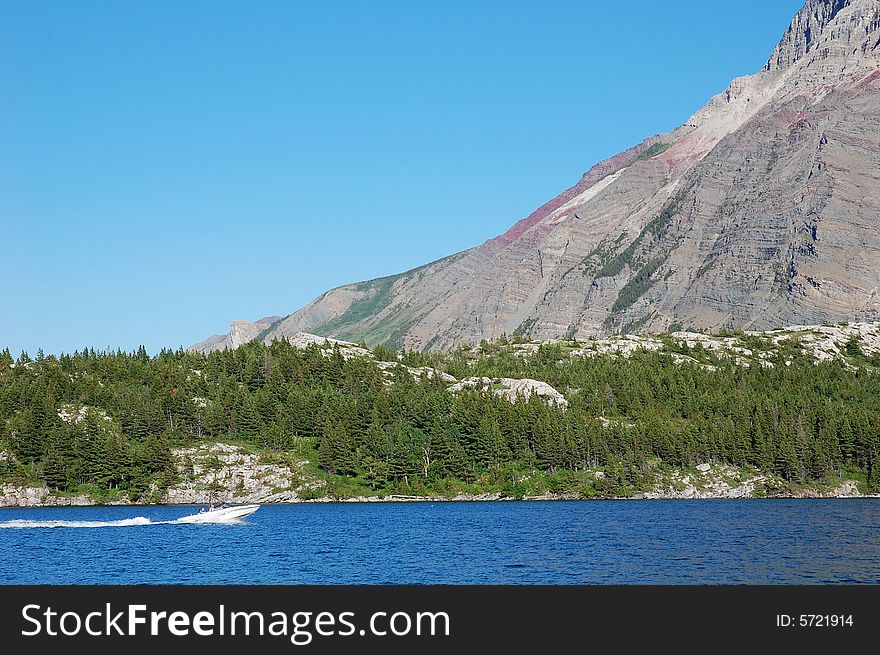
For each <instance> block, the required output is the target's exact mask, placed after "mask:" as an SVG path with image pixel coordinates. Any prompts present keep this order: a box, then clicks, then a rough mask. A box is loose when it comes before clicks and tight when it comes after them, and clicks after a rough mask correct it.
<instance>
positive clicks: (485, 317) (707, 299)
mask: <svg viewBox="0 0 880 655" xmlns="http://www.w3.org/2000/svg"><path fill="white" fill-rule="evenodd" d="M878 55H880V0H808V1H807V2H806V4H805V5H804V7H803V8H802V9H801V10H800V11H799V12H798V13H797V14H796V15H795V17H794V18H793V19H792V21H791V24H790V25H789V27H788V29H787V30H786V31H785V33H784V34H783V36H782V38H781V39H780V41H779V43H778V44H777V46H776V47H775V49H774V50H773V53H772V54H771V56H770V57H769V59H768V61H767V64H766V65H765V66H764V68H763V69H762V70H760V71H758V72H757V73H755V74H753V75H750V76H745V77H739V78H735V79H734V80H733V81H732V82H731V84H730V86H729V87H728V88H727V89H725V90H724V91H722V92H721V93H719V94H717V95H715V96H713V97H712V98H711V99H710V100H709V102H708V103H707V104H706V106H704V107H703V108H702V109H700V110H698V111H697V112H695V113H694V115H693V116H692V117H691V118H690V119H688V120H687V121H686V122H685V123H684V124H683V125H681V126H680V127H678V128H676V129H674V130H671V131H669V132H665V133H662V134H658V135H654V136H651V137H649V138H647V139H645V140H644V141H642V142H641V143H639V144H638V145H636V146H634V147H632V148H629V149H627V150H625V151H623V152H621V153H619V154H617V155H614V156H613V157H610V158H608V159H606V160H604V161H602V162H599V163H597V164H596V165H594V166H593V167H591V168H590V169H589V170H588V171H587V172H586V173H585V174H584V175H583V176H582V177H581V178H580V180H579V181H578V182H577V183H576V184H575V185H573V186H572V187H570V188H569V189H567V190H565V191H563V192H562V193H561V194H559V195H558V196H556V197H555V198H553V199H551V200H550V201H548V202H547V203H544V204H543V205H542V206H541V207H539V208H538V209H536V210H535V211H533V212H532V213H530V214H529V215H528V216H526V217H525V218H523V219H521V220H519V221H517V222H516V223H515V224H514V225H513V226H511V228H509V229H508V230H507V231H505V232H504V233H503V234H501V235H499V236H497V237H495V238H493V239H489V240H487V241H486V242H484V243H483V244H481V245H479V246H476V247H474V248H471V249H469V250H465V251H463V252H460V253H456V254H453V255H450V256H448V257H444V258H441V259H439V260H436V261H435V262H431V263H429V264H426V265H424V266H421V267H418V268H416V269H412V270H411V271H407V272H404V273H399V274H396V275H391V276H385V277H382V278H377V279H375V280H368V281H364V282H359V283H355V284H349V285H343V286H341V287H337V288H335V289H331V290H329V291H327V292H325V293H324V294H321V295H320V296H319V297H318V298H316V299H315V300H314V301H313V302H311V303H309V304H308V305H306V306H305V307H303V308H302V309H300V310H298V311H296V312H294V313H293V314H290V315H288V316H286V317H284V318H280V319H278V320H274V321H272V322H271V323H269V324H266V323H265V321H263V322H262V323H260V322H257V323H249V322H246V321H236V322H234V323H233V326H232V329H231V330H230V332H229V334H227V335H216V336H215V337H211V338H210V339H208V340H206V341H204V342H201V343H200V344H196V345H195V346H193V347H192V348H193V349H195V350H200V351H202V352H210V350H213V349H217V348H228V347H237V345H240V343H241V342H242V339H245V338H246V337H248V336H250V338H259V339H260V340H261V341H265V342H269V341H272V340H274V339H280V338H288V337H290V336H292V335H294V334H296V333H299V332H312V333H315V334H318V335H321V336H331V337H336V338H341V339H347V340H349V341H359V342H360V341H363V342H365V343H367V344H368V345H375V344H386V345H388V346H390V347H393V348H407V349H411V350H429V349H448V348H451V347H454V346H457V345H461V344H475V343H477V342H479V341H480V340H482V339H494V338H497V337H499V336H500V335H502V334H508V335H509V334H521V335H524V336H527V337H529V338H533V339H539V340H540V339H553V338H561V337H565V336H570V337H577V338H585V337H590V336H594V337H595V336H605V335H608V334H613V333H627V332H661V331H665V330H667V329H670V328H674V327H676V326H683V327H688V328H693V329H709V330H712V329H720V328H750V329H763V328H773V327H781V326H784V325H791V324H807V323H822V322H825V321H831V322H837V321H840V320H876V319H877V318H880V299H878V298H877V290H878V288H880V247H878V245H876V244H880V221H878V219H877V216H878V215H880V197H878V192H877V188H878V187H880V185H878V184H877V183H878V181H880V177H878V176H877V175H876V173H875V171H877V170H880V129H878V127H877V125H878V124H880V121H878V120H877V119H878V117H880V79H878V78H880V74H878ZM275 318H277V317H275Z"/></svg>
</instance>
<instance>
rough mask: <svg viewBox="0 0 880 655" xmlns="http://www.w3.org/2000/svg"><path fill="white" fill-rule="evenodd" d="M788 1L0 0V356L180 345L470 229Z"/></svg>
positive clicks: (695, 80) (659, 118)
mask: <svg viewBox="0 0 880 655" xmlns="http://www.w3.org/2000/svg"><path fill="white" fill-rule="evenodd" d="M801 4H802V2H801V0H774V2H772V3H768V2H766V0H739V1H738V2H735V3H715V2H705V0H678V1H675V0H671V1H670V2H663V3H658V2H656V0H629V1H628V2H620V3H608V2H586V1H580V2H575V1H572V2H556V1H553V0H550V1H547V0H544V1H542V2H540V3H539V2H534V1H533V2H511V1H506V2H464V1H461V2H459V1H451V0H442V1H426V2H403V1H401V2H387V1H384V0H373V1H371V2H341V1H340V2H330V1H328V2H305V1H302V2H295V1H292V0H291V1H284V2H272V1H266V0H263V1H261V2H259V3H242V2H222V1H217V0H214V1H211V2H205V1H193V2H186V3H179V2H170V1H166V2H133V1H125V0H122V1H119V0H115V1H113V2H96V1H94V2H76V3H72V2H60V1H58V2H50V1H41V2H31V1H30V0H26V1H22V2H18V1H15V2H11V1H9V0H0V82H2V83H0V148H2V155H0V243H2V250H0V308H2V309H0V348H2V347H4V346H5V347H9V348H10V350H11V351H12V352H13V353H14V354H17V353H19V352H20V351H21V350H23V349H24V350H27V351H28V352H29V353H31V354H32V355H33V354H34V353H35V352H36V350H37V348H40V347H42V348H43V349H44V351H46V352H47V353H49V352H55V353H57V352H60V351H72V350H74V349H77V348H81V347H83V346H86V345H88V346H92V347H95V348H97V349H101V348H107V347H111V348H117V347H119V348H123V349H126V350H130V349H133V348H136V347H137V346H138V345H139V344H144V345H146V346H147V348H148V350H150V352H155V351H156V350H158V349H159V348H161V347H163V346H169V347H177V346H180V345H183V346H187V345H189V344H191V343H193V342H195V341H198V340H200V339H202V338H205V337H207V336H209V335H210V334H213V333H216V332H225V331H226V329H227V327H228V322H229V321H230V320H231V319H235V318H242V319H256V318H259V317H261V316H264V315H267V314H287V313H290V312H292V311H294V310H296V309H298V308H299V307H301V306H302V305H304V304H305V303H307V302H308V301H310V300H311V299H313V298H314V297H315V296H317V295H318V294H320V293H321V292H323V291H325V290H327V289H329V288H331V287H334V286H337V285H339V284H344V283H347V282H353V281H358V280H363V279H369V278H373V277H379V276H382V275H388V274H391V273H396V272H400V271H403V270H406V269H409V268H412V267H414V266H418V265H420V264H423V263H425V262H428V261H431V260H434V259H437V258H439V257H442V256H444V255H447V254H450V253H453V252H456V251H460V250H463V249H465V248H469V247H471V246H474V245H477V244H479V243H482V242H483V241H485V240H486V239H488V238H491V237H493V236H495V235H497V234H499V233H501V232H503V231H504V230H506V229H507V228H508V227H509V226H510V225H512V224H513V223H514V222H515V221H517V220H518V219H520V218H522V217H523V216H525V215H527V214H528V213H529V212H531V211H532V210H533V209H534V208H535V207H537V206H539V205H540V204H542V203H543V202H545V201H546V200H548V199H550V198H552V197H553V196H554V195H556V194H557V193H559V192H560V191H562V190H563V189H565V188H566V187H568V186H570V185H571V184H573V183H574V182H576V181H577V179H578V178H579V177H580V175H581V174H582V173H583V172H584V171H585V170H587V169H588V168H589V167H590V166H591V165H593V164H594V163H596V162H597V161H600V160H602V159H604V158H606V157H608V156H610V155H613V154H615V153H616V152H619V151H620V150H623V149H625V148H627V147H629V146H631V145H634V144H636V143H638V142H639V141H641V140H642V139H643V138H645V137H646V136H649V135H651V134H654V133H657V132H662V131H664V130H667V129H671V128H674V127H676V126H677V125H679V124H681V123H682V122H684V121H685V120H686V119H687V118H688V117H689V116H690V115H691V114H692V113H693V112H694V111H695V110H696V109H698V108H699V107H700V106H702V105H703V104H704V103H705V102H706V100H708V98H709V97H710V96H711V95H713V94H715V93H717V92H719V91H722V90H723V89H724V88H725V87H726V86H727V84H728V83H729V81H730V79H731V78H733V77H735V76H738V75H744V74H749V73H752V72H754V71H756V70H758V69H760V67H761V66H762V65H763V64H764V62H765V61H766V59H767V58H768V56H769V55H770V52H771V51H772V49H773V47H774V45H775V44H776V42H777V40H778V39H779V37H780V36H781V34H782V32H783V31H784V30H785V28H786V27H787V25H788V22H789V21H790V19H791V17H792V16H793V15H794V14H795V12H796V11H797V10H798V8H799V7H800V6H801Z"/></svg>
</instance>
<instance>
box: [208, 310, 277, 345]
mask: <svg viewBox="0 0 880 655" xmlns="http://www.w3.org/2000/svg"><path fill="white" fill-rule="evenodd" d="M279 321H281V317H280V316H266V317H265V318H261V319H260V320H258V321H254V322H253V323H251V322H250V321H232V324H231V325H230V326H229V332H228V333H226V334H215V335H213V336H211V337H208V338H207V339H205V340H204V341H200V342H199V343H197V344H195V345H194V346H192V350H198V351H199V352H203V353H209V352H212V351H214V350H226V349H229V350H234V349H235V348H238V347H239V346H240V345H242V344H245V343H248V342H250V341H253V340H254V339H257V338H259V337H260V336H262V335H263V333H265V332H266V331H267V330H269V329H270V328H271V327H272V326H273V325H276V324H277V323H278V322H279Z"/></svg>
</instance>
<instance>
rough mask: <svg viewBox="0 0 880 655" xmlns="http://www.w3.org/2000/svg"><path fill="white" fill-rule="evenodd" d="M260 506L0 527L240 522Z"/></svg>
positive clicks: (3, 525) (16, 522)
mask: <svg viewBox="0 0 880 655" xmlns="http://www.w3.org/2000/svg"><path fill="white" fill-rule="evenodd" d="M259 508H260V506H259V505H235V506H232V507H224V508H218V509H214V510H211V511H210V512H200V513H198V514H190V515H189V516H181V517H180V518H179V519H175V520H172V521H151V520H150V519H148V518H147V517H145V516H135V517H134V518H131V519H119V520H116V521H61V520H56V521H28V520H25V519H16V520H12V521H0V528H7V529H9V528H18V529H27V528H127V527H131V526H135V525H191V524H215V525H216V524H223V523H226V524H229V523H242V521H241V519H243V518H245V517H246V516H250V515H251V514H253V513H254V512H256V511H257V510H258V509H259Z"/></svg>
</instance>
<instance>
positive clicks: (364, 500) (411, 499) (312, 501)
mask: <svg viewBox="0 0 880 655" xmlns="http://www.w3.org/2000/svg"><path fill="white" fill-rule="evenodd" d="M489 495H492V494H485V495H474V496H454V497H452V498H446V497H439V496H397V495H391V496H384V497H378V496H357V497H353V498H331V497H323V498H309V499H301V500H263V501H252V500H248V501H241V502H236V501H227V504H233V505H235V504H245V502H247V503H254V504H259V505H329V504H338V505H346V504H349V505H359V504H391V503H510V502H526V503H533V502H603V501H633V502H637V501H707V500H708V501H724V500H757V501H760V500H869V499H880V494H863V495H857V496H856V495H847V496H840V495H824V496H823V495H794V494H784V495H783V494H780V495H772V496H760V497H755V496H739V497H734V496H705V497H691V498H682V497H680V496H663V497H650V498H648V497H644V496H609V497H607V498H580V497H576V496H572V495H567V496H566V495H560V496H549V495H548V496H524V497H522V498H515V497H487V496H489ZM493 496H494V495H493ZM0 500H2V497H0ZM76 501H77V502H68V503H63V502H62V503H41V504H27V505H4V504H2V503H0V510H5V509H62V508H73V507H193V506H198V505H207V504H209V503H210V502H211V501H208V500H204V501H201V502H185V503H137V502H120V501H111V502H107V503H102V502H98V501H95V500H91V499H89V500H88V501H86V499H84V498H81V497H77V498H76ZM214 502H217V501H214Z"/></svg>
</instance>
